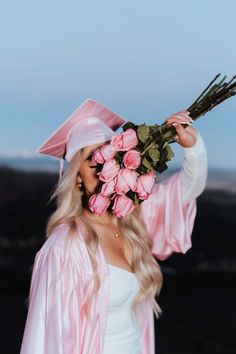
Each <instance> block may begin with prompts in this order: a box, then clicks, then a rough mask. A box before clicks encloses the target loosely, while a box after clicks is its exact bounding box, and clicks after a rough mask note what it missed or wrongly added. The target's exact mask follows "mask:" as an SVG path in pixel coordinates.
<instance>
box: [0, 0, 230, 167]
mask: <svg viewBox="0 0 236 354" xmlns="http://www.w3.org/2000/svg"><path fill="white" fill-rule="evenodd" d="M235 14H236V2H235V0H225V1H224V2H223V1H221V0H204V1H203V0H199V1H189V0H178V1H174V0H172V1H170V0H165V1H158V0H145V1H138V0H119V1H112V0H93V1H91V0H86V1H83V2H82V1H79V0H77V1H75V0H67V1H61V0H57V1H55V0H51V1H46V0H41V1H40V2H39V1H38V2H36V1H32V0H30V1H25V0H22V1H15V0H8V1H5V2H1V4H0V45H1V55H0V122H1V130H0V155H1V156H9V157H10V156H14V157H17V156H25V157H29V156H34V155H35V154H36V149H37V148H38V147H39V146H40V145H41V144H42V142H43V141H44V140H46V138H47V137H48V136H49V135H51V133H52V132H53V131H54V130H55V129H56V128H57V127H58V126H59V125H61V124H62V122H63V121H64V120H65V119H66V118H67V117H68V116H69V115H70V114H71V113H72V112H73V111H74V110H75V109H76V108H77V107H78V106H79V105H80V104H81V103H82V102H83V101H84V100H85V99H86V98H88V97H90V98H94V99H96V100H98V101H100V102H101V103H103V104H104V105H106V106H108V107H110V108H111V109H112V110H114V111H115V112H117V113H119V114H120V115H122V116H123V117H125V118H126V119H127V120H130V121H134V122H136V123H138V124H139V123H140V124H141V123H144V122H146V123H147V124H148V123H150V124H155V123H157V124H161V123H162V122H163V121H164V120H165V119H166V118H167V117H169V116H170V115H171V114H173V113H175V112H177V111H179V110H181V109H186V108H187V107H188V106H190V104H191V103H192V102H193V101H194V100H195V99H196V97H197V96H198V95H199V94H200V92H201V91H202V90H203V89H204V87H205V86H206V85H207V84H208V83H209V82H210V81H211V80H212V79H213V78H214V77H215V75H216V74H218V73H221V74H222V75H227V77H228V79H230V78H231V77H232V76H233V75H234V74H236V21H235ZM235 113H236V96H235V97H233V98H230V99H229V100H227V101H225V102H224V103H222V104H221V105H220V106H218V107H216V108H214V110H212V111H211V112H209V113H208V114H207V115H205V116H204V117H202V118H200V119H199V120H198V121H197V122H195V123H194V125H193V126H194V127H195V128H196V129H197V130H198V131H199V132H200V134H201V135H202V137H203V139H204V141H205V144H206V147H207V152H208V163H209V166H210V167H214V168H220V169H231V170H236V154H235V153H233V151H235V150H236V114H235ZM177 145H178V144H174V150H175V152H176V162H178V161H180V160H181V158H182V155H181V154H182V149H181V148H180V147H179V146H177Z"/></svg>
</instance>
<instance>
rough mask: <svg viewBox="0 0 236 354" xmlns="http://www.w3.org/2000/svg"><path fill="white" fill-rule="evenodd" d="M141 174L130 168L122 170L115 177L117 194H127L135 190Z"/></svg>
mask: <svg viewBox="0 0 236 354" xmlns="http://www.w3.org/2000/svg"><path fill="white" fill-rule="evenodd" d="M138 176H139V174H138V173H137V172H135V171H132V170H129V169H128V168H122V169H120V171H119V173H118V175H117V176H116V177H115V192H116V193H117V194H126V193H127V192H128V191H129V190H130V189H131V190H134V189H135V187H136V181H137V178H138Z"/></svg>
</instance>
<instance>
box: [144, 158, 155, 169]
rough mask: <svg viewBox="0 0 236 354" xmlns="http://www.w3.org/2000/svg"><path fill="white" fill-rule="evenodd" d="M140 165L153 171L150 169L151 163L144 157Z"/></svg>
mask: <svg viewBox="0 0 236 354" xmlns="http://www.w3.org/2000/svg"><path fill="white" fill-rule="evenodd" d="M142 164H143V165H144V166H145V167H146V168H148V169H149V170H153V167H152V165H151V163H150V162H149V161H148V159H147V158H146V157H144V158H143V159H142Z"/></svg>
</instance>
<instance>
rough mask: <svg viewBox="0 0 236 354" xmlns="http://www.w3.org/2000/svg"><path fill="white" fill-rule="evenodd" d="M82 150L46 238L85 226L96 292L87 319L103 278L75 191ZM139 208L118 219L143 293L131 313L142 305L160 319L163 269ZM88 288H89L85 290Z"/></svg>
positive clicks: (61, 186)
mask: <svg viewBox="0 0 236 354" xmlns="http://www.w3.org/2000/svg"><path fill="white" fill-rule="evenodd" d="M82 151H83V149H81V150H80V151H78V152H77V153H76V155H75V156H74V157H73V159H72V161H71V162H70V164H69V166H68V168H67V170H66V172H65V173H64V175H63V177H62V178H61V179H60V180H59V182H58V185H57V188H56V189H55V191H54V193H53V195H52V197H51V199H54V198H55V199H56V201H57V209H56V211H55V212H54V213H53V214H52V215H51V217H50V219H49V221H48V224H47V237H49V236H50V234H51V233H52V231H53V230H54V229H55V227H56V226H58V225H59V224H61V223H65V222H66V223H67V224H68V226H69V234H68V235H69V236H70V237H73V236H75V235H76V229H77V227H78V221H81V222H82V225H83V230H84V235H83V236H84V241H85V244H86V248H87V251H88V255H89V258H90V261H91V265H92V268H93V275H94V277H93V291H92V293H91V294H90V296H88V298H87V299H86V301H85V304H84V308H83V309H84V310H85V313H86V314H87V315H88V312H89V311H88V310H89V305H90V302H91V300H92V297H93V295H94V294H95V293H96V292H97V291H98V289H99V287H100V278H99V275H98V264H97V260H96V252H97V249H98V244H99V243H98V236H97V234H96V232H95V230H94V229H93V227H92V226H91V222H90V221H89V220H87V219H86V217H85V216H84V215H82V211H83V204H82V196H83V192H81V191H80V189H79V188H77V187H76V183H77V175H78V171H79V168H80V165H81V154H82ZM139 213H140V207H139V206H136V208H135V209H134V211H133V212H132V213H130V214H129V215H127V216H126V217H124V218H118V226H119V229H120V230H121V232H122V235H124V237H125V240H126V241H127V243H128V245H129V247H130V249H132V260H131V266H132V269H133V270H134V272H135V275H136V277H137V279H138V281H139V284H140V289H139V292H138V293H137V295H136V297H135V298H134V300H133V302H132V305H131V310H132V315H134V316H136V314H137V310H138V307H139V305H143V304H145V303H149V304H151V306H152V309H153V311H154V313H155V315H156V317H157V318H159V317H160V315H161V314H162V310H161V308H160V306H159V305H158V303H157V301H156V300H155V296H159V294H160V291H161V288H162V282H163V276H162V272H161V268H160V266H159V264H158V262H157V261H156V259H155V258H154V257H153V255H152V252H151V250H152V239H151V238H150V236H149V235H148V233H147V231H146V229H145V226H144V224H143V223H142V222H141V221H140V218H139ZM87 286H89V284H87V285H86V287H87Z"/></svg>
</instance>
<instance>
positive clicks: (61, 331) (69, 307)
mask: <svg viewBox="0 0 236 354" xmlns="http://www.w3.org/2000/svg"><path fill="white" fill-rule="evenodd" d="M179 177H180V173H179V172H178V173H175V174H174V175H172V176H171V177H169V178H168V179H166V180H165V181H163V182H160V183H158V184H156V185H155V186H154V188H153V192H152V194H151V195H150V197H149V199H148V200H145V201H144V202H143V203H142V204H141V218H142V220H143V222H144V223H145V225H146V228H147V231H148V232H149V234H150V237H151V238H152V239H153V249H152V252H153V255H154V256H155V257H156V258H157V259H160V260H164V259H166V258H167V257H169V256H170V255H171V254H172V253H173V252H182V253H185V252H187V250H188V249H189V248H190V247H191V233H192V229H193V225H194V219H195V216H196V200H195V199H194V200H192V201H190V202H189V203H185V204H183V203H182V202H181V190H180V188H181V186H180V178H179ZM67 232H68V227H67V225H66V224H61V225H59V226H58V227H57V228H56V229H55V230H54V231H53V232H52V234H51V235H50V237H49V238H48V239H47V240H46V242H45V243H44V245H43V246H42V248H41V249H40V250H39V252H38V253H37V255H36V257H35V262H34V267H33V273H32V278H31V286H30V296H29V308H28V316H27V320H26V324H25V330H24V336H23V340H22V346H21V352H20V354H32V353H33V354H102V352H103V343H104V333H105V327H106V318H107V310H108V292H109V276H108V274H109V269H108V265H107V262H106V259H105V257H104V254H103V252H102V249H101V247H100V246H99V248H98V255H97V259H98V267H99V272H100V277H101V287H100V289H99V292H98V294H97V295H96V296H94V298H93V301H92V313H93V317H92V321H91V323H89V321H88V320H87V319H86V318H85V317H84V315H83V313H81V306H82V304H83V301H84V298H85V295H86V294H84V290H83V289H84V284H85V282H87V281H88V280H89V279H90V278H91V276H92V266H91V264H90V260H89V256H88V253H87V250H86V246H85V243H84V241H83V234H82V232H81V230H80V229H79V228H78V232H77V236H78V237H75V238H74V239H73V240H72V241H70V242H71V244H69V245H70V246H71V247H70V250H71V251H70V257H67V255H66V254H65V249H64V247H65V241H66V239H67V238H66V235H67ZM88 291H91V288H90V289H88ZM141 321H142V333H141V353H142V354H154V353H155V348H154V343H155V341H154V316H153V312H152V309H151V307H148V308H145V311H143V312H142V319H141ZM130 354H132V353H130Z"/></svg>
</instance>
